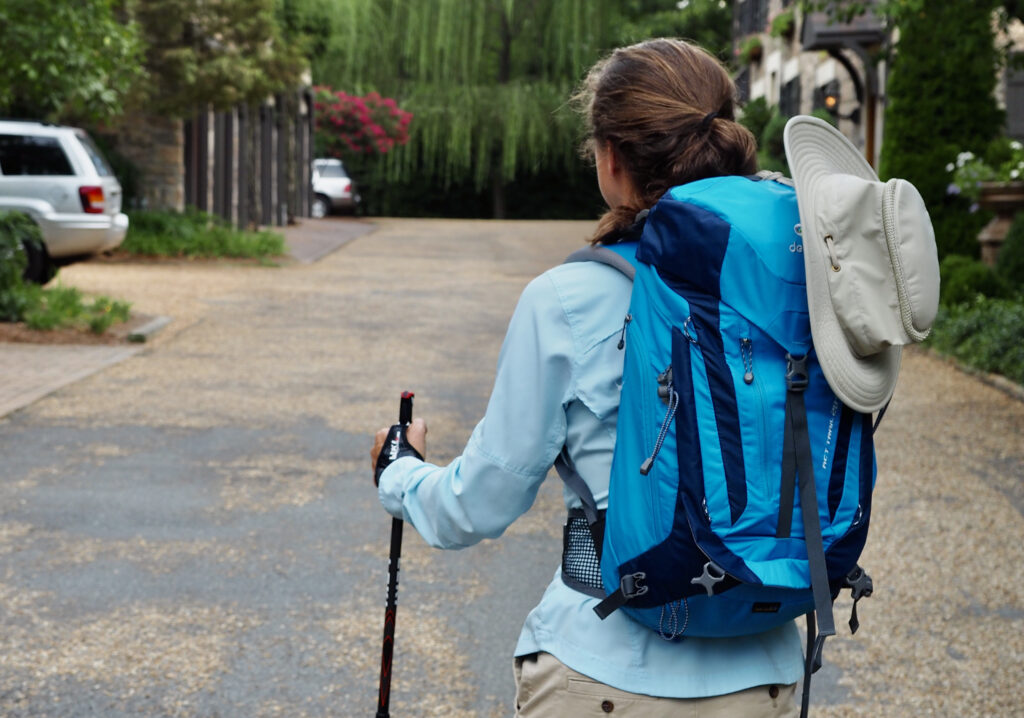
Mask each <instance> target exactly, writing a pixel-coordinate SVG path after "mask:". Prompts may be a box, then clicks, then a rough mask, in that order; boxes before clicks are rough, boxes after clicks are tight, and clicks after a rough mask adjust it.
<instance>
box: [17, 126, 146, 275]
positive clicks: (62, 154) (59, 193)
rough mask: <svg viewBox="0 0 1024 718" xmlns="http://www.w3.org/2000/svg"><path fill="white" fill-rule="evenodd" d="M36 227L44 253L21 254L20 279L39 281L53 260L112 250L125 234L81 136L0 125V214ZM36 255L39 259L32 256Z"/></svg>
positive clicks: (111, 181) (94, 155)
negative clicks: (20, 215) (17, 215)
mask: <svg viewBox="0 0 1024 718" xmlns="http://www.w3.org/2000/svg"><path fill="white" fill-rule="evenodd" d="M2 210H17V211H21V212H24V213H26V214H28V215H29V216H30V217H31V218H32V219H33V220H34V221H35V222H36V224H38V225H39V229H40V230H41V232H42V235H43V243H44V244H45V245H46V246H45V249H44V251H42V252H40V251H39V250H37V249H34V248H26V249H27V251H28V252H29V267H28V269H27V270H26V278H27V279H32V280H34V281H46V279H48V278H49V277H50V276H51V275H52V264H53V261H54V260H58V261H59V260H62V259H70V258H74V257H78V256H82V255H88V254H95V253H98V252H103V251H105V250H108V249H113V248H115V247H117V246H118V245H119V244H121V242H122V241H123V240H124V236H125V233H126V232H127V231H128V216H127V215H125V214H124V213H123V212H121V184H120V183H119V182H118V181H117V177H115V176H114V173H113V172H112V171H111V170H110V165H108V164H107V161H106V159H104V157H103V155H102V153H101V152H100V151H99V149H98V148H97V147H96V145H95V144H94V143H93V141H92V139H91V138H90V137H89V135H88V134H86V133H85V132H84V131H82V130H80V129H77V128H74V127H59V126H56V125H49V124H44V123H41V122H21V121H0V211H2ZM40 255H41V256H40Z"/></svg>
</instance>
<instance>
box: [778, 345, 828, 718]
mask: <svg viewBox="0 0 1024 718" xmlns="http://www.w3.org/2000/svg"><path fill="white" fill-rule="evenodd" d="M807 381H808V372H807V356H806V355H804V356H801V357H794V356H793V355H791V354H787V355H786V385H787V391H786V428H785V434H784V439H783V449H782V489H781V492H780V506H779V526H778V530H777V532H776V536H777V537H779V538H786V537H788V536H789V532H790V528H791V523H792V518H793V498H794V497H793V494H794V490H795V488H796V487H795V486H794V484H795V483H796V482H797V477H799V488H800V507H801V512H800V513H801V514H803V519H804V521H803V523H804V542H805V543H806V546H807V563H808V566H809V569H810V574H811V593H812V594H813V595H814V611H813V612H811V613H808V614H807V656H806V658H805V664H804V691H803V701H802V706H801V711H800V715H801V716H806V715H807V708H808V701H809V698H810V688H811V674H812V673H814V672H815V671H817V670H818V669H819V668H821V652H822V648H823V647H824V645H825V639H826V638H828V637H829V636H834V635H836V625H835V618H834V616H833V614H832V593H831V591H830V590H829V585H828V566H827V564H826V563H825V545H824V541H823V540H822V536H821V518H820V517H819V516H818V510H817V506H818V492H817V489H816V486H815V483H814V459H813V458H812V457H811V440H810V435H809V434H808V430H807V409H806V407H805V405H804V390H805V389H806V388H807ZM815 615H817V619H818V624H819V630H817V631H815V621H814V618H815Z"/></svg>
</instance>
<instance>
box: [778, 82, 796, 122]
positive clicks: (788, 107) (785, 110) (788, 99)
mask: <svg viewBox="0 0 1024 718" xmlns="http://www.w3.org/2000/svg"><path fill="white" fill-rule="evenodd" d="M779 112H780V113H782V114H783V115H785V116H786V117H792V116H793V115H799V114H800V76H799V75H797V76H796V77H794V78H793V79H792V80H790V81H789V82H786V83H785V84H783V85H782V89H781V90H780V91H779Z"/></svg>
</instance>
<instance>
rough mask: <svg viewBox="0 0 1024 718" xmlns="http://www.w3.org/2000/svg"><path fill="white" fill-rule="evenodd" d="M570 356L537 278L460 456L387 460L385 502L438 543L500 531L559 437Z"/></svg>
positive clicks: (549, 292) (564, 327) (556, 310)
mask: <svg viewBox="0 0 1024 718" xmlns="http://www.w3.org/2000/svg"><path fill="white" fill-rule="evenodd" d="M574 356H575V353H574V342H573V336H572V331H571V328H570V326H569V322H568V320H567V318H566V315H565V311H564V309H563V307H562V303H561V302H560V300H559V297H558V293H557V291H556V289H555V286H554V284H553V283H552V282H551V280H550V278H549V277H547V276H546V275H541V276H540V277H537V278H536V279H534V280H533V281H532V282H531V283H530V284H529V285H528V286H527V287H526V289H525V290H524V291H523V294H522V296H521V297H520V298H519V303H518V305H517V306H516V310H515V312H514V314H513V315H512V319H511V321H510V322H509V327H508V332H507V333H506V335H505V341H504V343H503V344H502V347H501V353H500V354H499V357H498V368H497V373H496V376H495V381H494V389H493V390H492V392H491V398H490V400H489V402H488V404H487V412H486V413H485V414H484V418H483V419H482V420H481V421H480V423H479V424H477V426H476V428H475V429H474V430H473V433H472V435H471V436H470V438H469V442H468V443H467V445H466V448H465V450H464V451H463V453H462V455H461V456H459V457H458V458H456V459H455V460H454V461H452V462H451V463H450V464H448V465H447V466H435V465H433V464H430V463H427V462H422V461H419V460H417V459H415V458H412V457H405V458H402V459H399V460H398V461H395V462H394V463H393V464H391V465H390V466H389V467H388V468H387V469H386V470H385V471H384V472H383V473H382V474H381V477H380V487H379V496H380V500H381V503H382V504H383V505H384V507H385V509H387V511H388V512H389V513H391V514H392V515H393V516H396V517H398V518H402V519H404V520H406V521H408V522H410V523H412V525H413V526H414V527H415V528H416V530H417V531H418V532H419V533H420V535H421V536H423V538H424V540H425V541H426V542H427V543H428V544H430V545H431V546H436V547H438V548H463V547H466V546H471V545H473V544H475V543H477V542H479V541H480V540H482V539H485V538H496V537H498V536H500V535H501V534H502V533H503V532H504V531H505V529H506V528H508V526H509V525H510V524H511V523H512V522H513V521H515V520H516V518H518V517H519V516H521V515H522V514H523V513H524V512H526V510H527V509H529V508H530V506H531V505H532V504H533V501H534V498H535V497H536V495H537V490H538V488H539V487H540V484H541V482H542V481H543V480H544V477H545V476H546V475H547V472H548V469H550V468H551V465H552V463H553V462H554V460H555V457H557V456H558V453H559V452H560V451H561V450H562V447H563V446H564V444H565V437H566V418H565V407H566V405H567V404H568V403H569V401H570V400H571V399H572V397H573V366H574V359H573V358H574Z"/></svg>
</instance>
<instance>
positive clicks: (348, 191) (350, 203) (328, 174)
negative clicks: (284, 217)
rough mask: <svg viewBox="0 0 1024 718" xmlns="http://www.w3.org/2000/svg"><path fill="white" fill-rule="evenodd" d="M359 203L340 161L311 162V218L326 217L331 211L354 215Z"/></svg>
mask: <svg viewBox="0 0 1024 718" xmlns="http://www.w3.org/2000/svg"><path fill="white" fill-rule="evenodd" d="M359 201H360V197H359V192H358V191H357V190H356V186H355V183H354V182H353V181H352V178H351V177H349V176H348V172H346V171H345V165H343V164H342V162H341V160H338V159H333V158H329V157H322V158H318V159H315V160H313V212H312V214H313V217H315V218H317V219H319V218H320V217H326V216H327V215H328V214H330V213H331V212H333V211H340V212H347V213H349V214H351V213H354V212H355V211H356V207H357V206H358V205H359Z"/></svg>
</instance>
